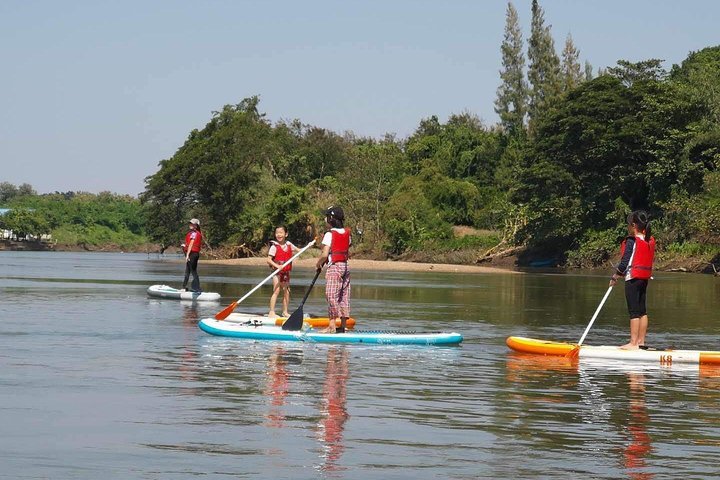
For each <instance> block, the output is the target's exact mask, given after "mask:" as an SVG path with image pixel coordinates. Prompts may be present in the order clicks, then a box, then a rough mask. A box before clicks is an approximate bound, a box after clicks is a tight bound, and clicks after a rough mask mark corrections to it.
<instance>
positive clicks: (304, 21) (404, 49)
mask: <svg viewBox="0 0 720 480" xmlns="http://www.w3.org/2000/svg"><path fill="white" fill-rule="evenodd" d="M513 4H514V5H515V7H516V9H517V10H518V14H519V17H520V23H521V26H522V29H523V37H524V40H525V42H527V39H528V37H529V34H530V19H531V15H530V5H531V0H514V1H513ZM540 5H541V7H542V8H543V10H544V12H545V21H546V24H549V25H551V28H552V34H553V36H554V38H555V47H556V50H557V51H558V53H560V52H561V51H562V48H563V46H564V43H565V38H566V37H567V35H568V34H570V35H572V38H573V41H574V43H575V46H576V47H577V48H578V49H579V50H580V60H581V62H583V63H584V62H585V60H587V61H589V62H590V63H591V64H592V65H593V67H594V69H595V71H596V72H597V69H598V68H599V67H607V66H613V65H615V64H616V62H617V60H619V59H625V60H630V61H640V60H646V59H649V58H660V59H663V60H665V63H664V65H665V67H666V68H670V67H671V66H672V65H673V64H677V63H680V62H682V61H683V59H684V58H685V57H686V56H687V55H688V53H690V52H691V51H697V50H700V49H702V48H705V47H708V46H715V45H718V44H720V35H719V34H718V32H719V31H720V30H718V28H717V19H719V18H720V2H717V1H715V0H688V1H684V2H679V1H675V0H622V1H618V0H602V1H600V0H597V1H580V0H541V2H540ZM506 9H507V2H506V1H500V0H435V1H427V0H336V1H329V0H324V1H314V0H303V1H298V0H271V1H264V0H257V1H250V0H246V1H243V0H204V1H201V0H192V1H189V0H188V1H184V0H172V1H171V0H152V1H147V0H143V1H136V0H120V1H107V0H91V1H79V0H78V1H73V0H66V1H62V2H59V1H54V0H53V1H41V0H3V1H2V2H0V62H2V74H0V182H3V181H6V182H10V183H13V184H15V185H20V184H22V183H29V184H30V185H32V186H33V187H34V188H35V190H37V191H38V192H39V193H50V192H54V191H61V192H65V191H71V190H72V191H86V192H94V193H98V192H101V191H111V192H115V193H121V194H130V195H138V194H139V193H141V192H142V191H143V190H144V188H145V177H147V176H148V175H152V174H153V173H155V172H156V171H157V170H158V168H159V165H158V163H159V162H160V161H161V160H163V159H167V158H170V157H172V156H173V154H174V153H175V152H176V151H177V149H178V148H179V147H180V146H181V145H182V144H183V143H184V141H185V140H186V139H187V137H188V134H189V133H190V131H192V130H193V129H196V128H197V129H202V128H203V127H204V126H205V124H206V123H207V122H208V121H209V120H210V119H211V117H212V112H213V111H218V110H221V109H222V107H223V105H228V104H237V103H240V101H242V100H243V99H244V98H247V97H250V96H253V95H258V96H259V97H260V105H259V109H260V111H261V112H264V113H265V114H266V118H267V119H269V120H270V121H272V122H277V121H281V120H293V119H299V120H301V121H302V122H303V123H306V124H310V125H314V126H318V127H322V128H326V129H329V130H332V131H335V132H338V133H343V132H346V131H352V132H353V133H355V135H358V136H369V137H381V136H383V135H385V134H386V133H394V134H396V135H397V136H398V137H399V138H404V137H407V136H409V135H411V134H412V133H413V131H414V130H415V129H416V128H417V126H418V124H419V123H420V121H421V120H422V119H423V118H427V117H429V116H431V115H437V116H438V117H439V118H440V120H441V121H443V122H444V121H446V120H447V118H448V116H449V115H451V114H453V113H461V112H464V111H469V112H471V113H474V114H476V115H478V116H479V117H480V118H481V119H482V120H483V121H484V122H485V123H486V124H487V125H492V124H494V123H496V122H497V121H498V117H497V115H496V114H495V112H494V103H493V102H494V100H495V96H496V90H497V87H498V85H499V82H500V80H499V70H500V68H501V57H500V44H501V42H502V40H503V34H504V28H505V15H506ZM526 44H527V43H526Z"/></svg>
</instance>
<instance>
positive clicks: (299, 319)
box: [282, 270, 321, 330]
mask: <svg viewBox="0 0 720 480" xmlns="http://www.w3.org/2000/svg"><path fill="white" fill-rule="evenodd" d="M320 272H321V270H318V271H317V272H316V273H315V277H314V278H313V279H312V282H310V287H308V289H307V292H305V296H304V297H303V299H302V302H300V306H299V307H298V308H297V310H295V311H294V312H293V313H292V315H290V317H288V319H287V320H285V323H283V325H282V329H283V330H300V329H301V328H302V325H303V320H304V319H305V316H304V315H303V305H305V300H307V298H308V296H309V295H310V290H312V288H313V286H314V285H315V282H316V281H317V279H318V277H319V276H320Z"/></svg>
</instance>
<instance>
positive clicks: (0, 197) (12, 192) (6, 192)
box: [0, 182, 18, 203]
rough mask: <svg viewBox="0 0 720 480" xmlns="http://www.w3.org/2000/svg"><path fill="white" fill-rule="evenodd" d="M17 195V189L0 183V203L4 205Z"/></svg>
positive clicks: (6, 183) (8, 184) (5, 183)
mask: <svg viewBox="0 0 720 480" xmlns="http://www.w3.org/2000/svg"><path fill="white" fill-rule="evenodd" d="M17 195H18V189H17V187H16V186H15V185H13V184H12V183H10V182H0V203H6V202H8V201H10V200H12V199H13V198H15V197H16V196H17Z"/></svg>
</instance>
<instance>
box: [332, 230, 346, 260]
mask: <svg viewBox="0 0 720 480" xmlns="http://www.w3.org/2000/svg"><path fill="white" fill-rule="evenodd" d="M330 234H331V235H332V240H331V242H330V259H331V260H332V263H341V262H347V261H348V259H349V258H350V229H349V228H346V229H345V232H343V233H340V232H338V231H337V230H335V229H333V230H330Z"/></svg>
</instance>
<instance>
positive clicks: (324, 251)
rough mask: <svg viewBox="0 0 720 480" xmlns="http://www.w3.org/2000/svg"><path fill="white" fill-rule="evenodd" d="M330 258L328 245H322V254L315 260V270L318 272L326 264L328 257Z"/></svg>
mask: <svg viewBox="0 0 720 480" xmlns="http://www.w3.org/2000/svg"><path fill="white" fill-rule="evenodd" d="M329 256H330V245H323V247H322V253H321V254H320V257H318V259H317V263H316V264H315V268H316V269H317V271H318V272H319V271H320V270H322V268H323V266H324V265H325V264H326V263H327V261H328V257H329Z"/></svg>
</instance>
